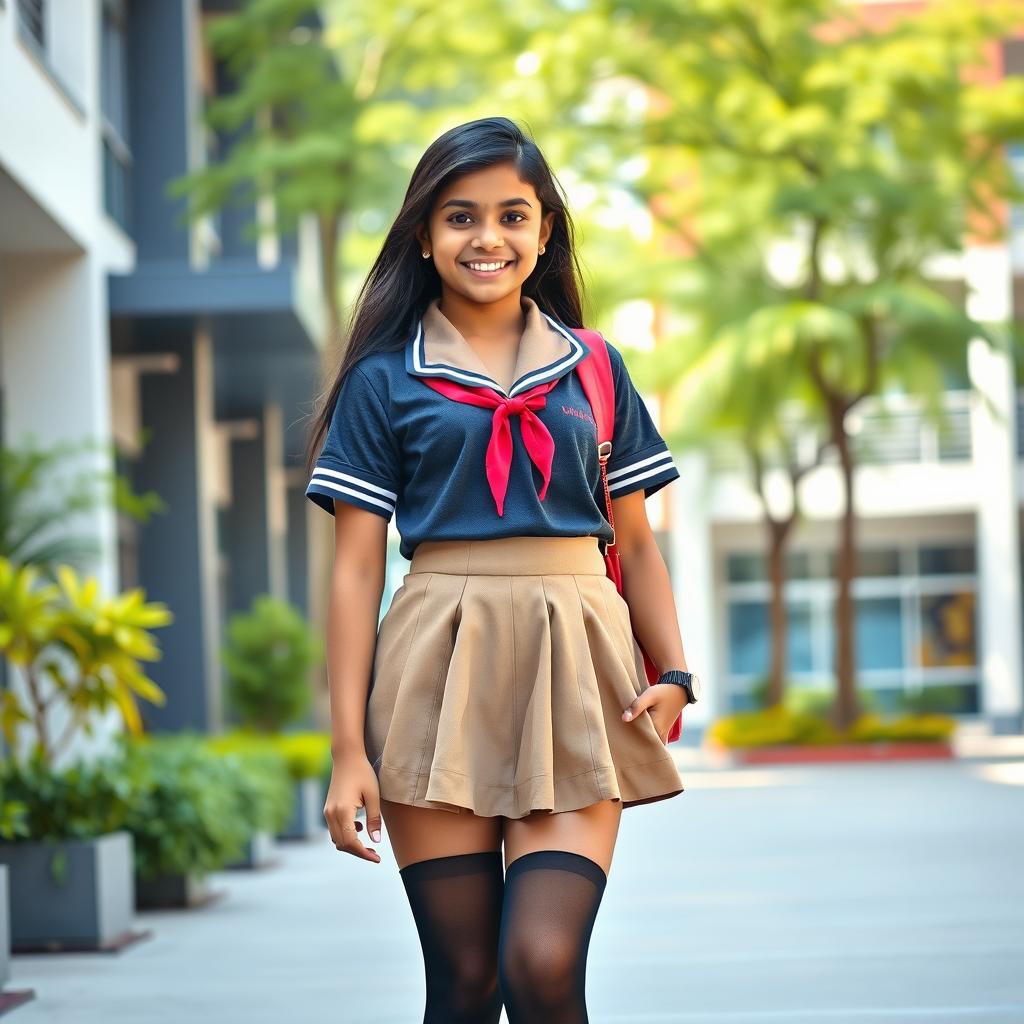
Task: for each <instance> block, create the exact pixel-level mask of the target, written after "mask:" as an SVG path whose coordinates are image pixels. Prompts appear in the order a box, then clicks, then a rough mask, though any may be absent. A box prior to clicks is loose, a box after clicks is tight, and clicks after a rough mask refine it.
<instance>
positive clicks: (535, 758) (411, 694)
mask: <svg viewBox="0 0 1024 1024" xmlns="http://www.w3.org/2000/svg"><path fill="white" fill-rule="evenodd" d="M646 685H647V682H646V679H645V678H644V674H643V660H642V656H641V654H640V650H639V648H638V647H637V646H636V644H635V641H634V639H633V637H632V633H631V631H630V624H629V612H628V607H627V605H626V604H625V602H624V601H623V600H622V598H621V596H620V595H619V594H618V592H617V591H616V590H615V586H614V584H613V583H612V581H611V580H610V579H608V578H607V577H605V576H599V575H595V574H593V573H589V574H585V573H581V574H573V573H553V574H549V575H489V574H459V573H451V574H449V573H444V572H416V573H410V574H409V575H407V576H406V581H405V582H404V583H403V585H402V587H401V588H400V589H399V591H398V592H396V594H395V597H394V599H393V600H392V603H391V606H390V608H389V609H388V612H387V614H386V615H385V616H384V619H383V620H382V622H381V625H380V628H379V630H378V638H377V647H376V650H375V653H374V668H373V680H372V685H371V689H370V694H369V699H368V702H367V714H366V747H367V754H368V756H369V757H371V759H372V761H373V765H374V770H375V771H376V773H377V777H378V780H379V782H380V791H381V796H383V797H384V798H386V799H390V800H396V801H398V802H401V803H407V804H413V805H416V806H423V807H435V808H441V809H444V810H449V811H454V812H461V811H464V810H470V811H472V812H474V813H476V814H480V815H485V816H494V815H502V816H505V817H510V818H519V817H523V816H524V815H526V814H529V813H530V812H531V811H536V810H546V811H550V812H558V811H565V810H573V809H577V808H580V807H586V806H589V805H591V804H594V803H597V802H600V801H602V800H608V799H614V800H620V801H622V803H623V806H624V807H628V806H632V805H633V804H635V803H648V802H651V801H653V800H660V799H666V798H668V797H670V796H674V795H675V794H677V793H680V792H682V791H683V785H682V781H681V779H680V776H679V773H678V769H677V768H676V766H675V762H674V760H673V758H672V755H671V752H670V751H669V750H668V749H667V748H666V746H665V745H664V744H663V743H662V741H661V738H660V737H659V736H658V733H657V730H656V729H655V727H654V723H653V721H652V720H651V718H650V716H649V714H647V713H644V714H643V715H642V716H641V717H640V718H638V719H636V720H634V721H633V722H623V721H622V718H621V713H622V711H623V709H624V708H625V707H626V706H627V705H628V704H629V703H630V702H631V701H632V700H633V699H634V697H635V696H636V695H637V694H638V693H640V692H642V690H643V689H644V688H645V687H646Z"/></svg>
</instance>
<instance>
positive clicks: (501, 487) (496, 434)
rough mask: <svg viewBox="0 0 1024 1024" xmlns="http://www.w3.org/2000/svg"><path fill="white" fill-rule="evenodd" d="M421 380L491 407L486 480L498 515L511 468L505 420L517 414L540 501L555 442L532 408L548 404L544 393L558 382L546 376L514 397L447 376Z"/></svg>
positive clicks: (453, 395) (509, 436) (448, 393)
mask: <svg viewBox="0 0 1024 1024" xmlns="http://www.w3.org/2000/svg"><path fill="white" fill-rule="evenodd" d="M423 383H424V384H426V385H427V386H428V387H431V388H433V389H434V390H435V391H437V392H439V393H440V394H442V395H444V396H445V397H446V398H450V399H452V401H455V402H462V403H464V404H466V405H479V406H484V407H489V408H493V409H494V415H493V416H492V417H491V439H490V441H489V442H488V444H487V457H486V459H485V463H486V465H485V470H486V474H487V482H488V484H489V486H490V489H491V496H492V497H493V498H494V504H495V507H496V508H497V510H498V515H499V516H503V515H504V514H505V494H506V492H507V491H508V477H509V472H510V470H511V468H512V428H511V427H510V426H509V423H508V420H509V417H510V416H519V417H520V424H519V425H520V429H521V431H522V435H523V446H524V447H525V448H526V452H527V454H528V455H529V456H530V461H531V462H532V463H533V464H534V465H535V466H536V467H537V469H538V470H539V471H540V475H541V481H542V482H541V486H540V488H539V490H538V491H537V497H538V498H539V500H541V501H543V500H544V496H545V495H546V494H547V491H548V484H549V483H550V482H551V463H552V461H553V459H554V454H555V442H554V440H553V439H552V437H551V433H550V432H549V431H548V428H547V427H545V426H544V424H543V423H542V422H541V421H540V418H539V417H538V416H537V415H536V414H535V413H534V411H533V410H534V409H543V408H544V406H545V405H546V404H547V398H546V397H545V396H546V395H547V393H548V392H549V391H550V390H551V389H552V388H553V387H554V386H555V385H556V384H557V383H558V380H557V379H555V380H549V381H547V382H546V383H544V384H538V385H537V386H536V387H534V388H530V389H529V390H528V391H524V392H523V393H522V394H519V395H516V396H515V397H513V398H506V397H505V396H504V395H499V394H497V393H496V392H495V391H494V390H492V389H491V388H489V387H487V386H481V387H475V388H473V387H466V386H464V385H462V384H456V383H455V382H454V381H450V380H440V379H438V380H431V379H428V378H424V380H423Z"/></svg>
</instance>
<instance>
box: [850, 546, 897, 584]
mask: <svg viewBox="0 0 1024 1024" xmlns="http://www.w3.org/2000/svg"><path fill="white" fill-rule="evenodd" d="M899 574H900V553H899V551H897V550H896V549H895V548H866V549H865V550H863V551H860V552H859V553H858V555H857V575H858V576H864V577H869V576H899Z"/></svg>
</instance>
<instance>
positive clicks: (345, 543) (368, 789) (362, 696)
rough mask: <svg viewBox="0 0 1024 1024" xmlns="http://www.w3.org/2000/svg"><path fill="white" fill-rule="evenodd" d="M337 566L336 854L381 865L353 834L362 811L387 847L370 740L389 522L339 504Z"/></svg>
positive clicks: (329, 816) (329, 631) (333, 652)
mask: <svg viewBox="0 0 1024 1024" xmlns="http://www.w3.org/2000/svg"><path fill="white" fill-rule="evenodd" d="M334 509H335V524H334V565H333V568H332V571H331V585H330V597H329V601H328V608H327V626H326V640H327V674H328V685H329V688H330V704H331V755H332V758H333V761H334V768H333V771H332V773H331V784H330V789H329V790H328V795H327V804H326V806H325V807H324V817H325V819H326V820H327V825H328V828H329V830H330V833H331V839H332V840H333V841H334V845H335V847H337V849H339V850H342V851H344V852H346V853H352V854H355V855H356V856H359V857H362V858H363V859H364V860H373V861H377V862H378V863H379V862H380V856H379V854H378V853H377V852H376V851H375V850H372V849H370V848H368V847H366V846H364V845H363V844H362V843H361V842H360V841H359V839H358V833H357V832H355V831H352V826H353V825H355V826H356V828H357V829H361V828H362V823H361V822H356V821H355V812H356V809H357V808H358V807H365V808H366V824H367V828H368V830H369V831H370V833H371V838H373V833H374V832H376V838H375V839H374V841H375V842H379V841H380V826H381V819H380V794H379V787H378V785H377V777H376V775H375V774H374V772H373V767H372V766H371V764H370V762H369V760H368V758H367V756H366V748H365V745H364V740H363V727H364V723H365V716H366V702H367V697H368V694H369V685H370V676H371V673H372V669H373V655H374V649H375V646H376V642H377V622H378V617H379V614H380V602H381V597H382V595H383V592H384V573H385V566H386V560H387V529H388V520H387V519H385V518H384V517H382V516H380V515H376V514H375V513H373V512H368V511H366V510H365V509H362V508H359V507H357V506H355V505H351V504H348V503H347V502H344V501H337V500H335V502H334Z"/></svg>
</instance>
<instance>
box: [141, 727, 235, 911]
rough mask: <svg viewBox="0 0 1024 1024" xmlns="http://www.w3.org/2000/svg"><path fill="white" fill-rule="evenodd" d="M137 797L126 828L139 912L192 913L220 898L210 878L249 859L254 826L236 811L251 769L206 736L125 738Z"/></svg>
mask: <svg viewBox="0 0 1024 1024" xmlns="http://www.w3.org/2000/svg"><path fill="white" fill-rule="evenodd" d="M122 743H123V750H124V768H123V772H124V775H125V777H126V778H127V779H128V780H130V786H131V790H132V793H133V799H132V800H131V802H130V806H129V807H128V809H127V814H126V816H125V819H124V822H123V827H125V828H126V829H128V831H130V832H131V834H132V836H133V839H134V844H135V891H136V906H137V907H139V908H140V909H143V908H146V909H148V908H153V907H194V906H198V905H201V904H205V903H208V902H209V901H210V900H212V899H214V898H215V897H216V896H217V895H218V894H217V893H215V892H213V891H212V890H211V889H210V886H209V874H210V872H213V871H216V870H220V869H221V868H224V867H225V866H226V865H228V864H229V863H232V862H234V861H237V860H238V859H240V858H242V857H244V856H245V853H246V848H247V843H248V841H249V838H250V836H251V834H252V831H253V828H252V823H251V821H250V820H248V819H247V818H246V817H245V816H243V815H240V814H239V813H238V805H239V793H240V792H242V791H245V786H246V782H245V779H244V778H243V777H242V776H243V774H244V772H245V770H246V766H245V765H243V764H242V763H240V762H239V761H232V760H230V759H228V758H224V757H222V756H221V755H219V754H218V753H217V752H216V751H213V750H211V749H209V747H208V746H207V744H206V741H205V737H201V736H198V735H194V734H191V733H180V734H177V735H173V736H154V737H151V736H143V737H138V738H134V737H124V738H123V740H122Z"/></svg>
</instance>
